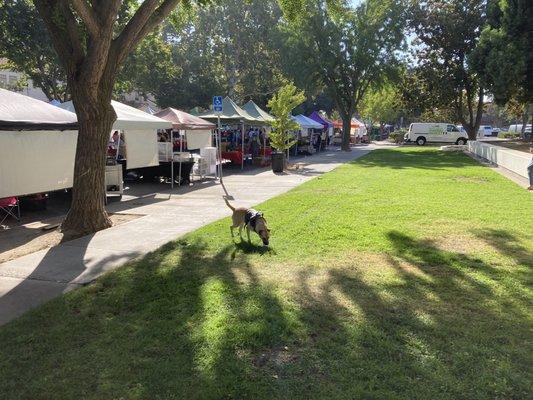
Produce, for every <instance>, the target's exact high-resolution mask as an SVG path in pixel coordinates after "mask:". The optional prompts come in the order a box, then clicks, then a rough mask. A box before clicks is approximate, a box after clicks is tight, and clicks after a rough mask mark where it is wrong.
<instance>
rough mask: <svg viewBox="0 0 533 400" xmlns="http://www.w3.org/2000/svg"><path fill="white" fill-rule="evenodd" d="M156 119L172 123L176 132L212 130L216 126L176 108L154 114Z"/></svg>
mask: <svg viewBox="0 0 533 400" xmlns="http://www.w3.org/2000/svg"><path fill="white" fill-rule="evenodd" d="M154 115H155V116H156V117H159V118H161V119H164V120H167V121H170V122H172V127H173V128H174V129H176V130H180V129H181V130H186V131H193V130H211V129H215V128H216V125H215V124H213V123H212V122H209V121H206V120H205V119H202V118H200V117H196V116H194V115H191V114H188V113H186V112H184V111H180V110H176V109H175V108H171V107H169V108H165V109H164V110H161V111H159V112H158V113H155V114H154Z"/></svg>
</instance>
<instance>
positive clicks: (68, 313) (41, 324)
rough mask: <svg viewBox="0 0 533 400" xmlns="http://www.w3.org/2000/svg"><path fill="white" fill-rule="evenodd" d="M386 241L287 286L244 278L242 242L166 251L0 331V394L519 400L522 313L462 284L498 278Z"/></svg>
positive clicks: (487, 284)
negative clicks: (357, 258) (368, 258)
mask: <svg viewBox="0 0 533 400" xmlns="http://www.w3.org/2000/svg"><path fill="white" fill-rule="evenodd" d="M388 240H389V241H390V243H391V245H392V248H393V250H392V251H391V252H390V254H389V257H388V259H387V261H386V264H385V265H377V264H376V265H369V266H367V267H364V266H361V265H357V267H356V266H355V264H354V262H353V260H347V261H346V262H345V264H343V265H341V266H338V265H337V266H329V265H325V266H324V268H305V267H300V268H297V267H296V266H294V269H293V267H292V266H290V265H289V266H287V267H286V269H287V270H286V271H284V273H286V274H287V277H285V276H279V277H275V276H271V275H270V274H271V273H270V272H269V271H261V270H260V268H264V267H260V266H257V265H253V263H252V262H251V261H250V259H249V257H253V256H256V255H257V254H259V255H263V254H265V253H262V251H263V250H262V247H259V246H254V245H249V244H248V243H246V242H243V243H241V244H237V245H234V244H231V245H228V246H225V247H223V248H221V249H219V250H218V251H217V252H214V253H213V251H212V250H210V249H209V246H208V245H207V243H205V242H202V241H200V240H191V239H182V240H179V241H178V242H174V243H171V244H168V245H165V246H163V248H161V249H160V250H159V251H157V252H154V253H151V254H149V255H148V256H147V257H145V258H144V259H143V260H141V261H139V262H137V263H135V264H132V265H130V266H127V267H125V268H122V269H120V270H118V271H116V272H115V273H113V274H110V275H107V276H105V277H103V279H101V280H99V281H98V282H96V283H95V284H94V285H92V286H90V287H87V288H85V289H83V290H80V291H77V292H74V293H71V294H69V295H68V296H65V297H62V298H59V299H57V300H54V301H52V302H51V303H49V304H48V305H45V306H44V307H42V308H40V309H39V310H37V311H35V312H32V313H30V314H29V315H28V316H25V317H23V318H21V319H20V320H19V321H16V322H15V323H13V324H9V325H7V326H6V327H4V329H3V330H2V331H0V341H2V343H3V344H4V349H3V350H2V357H0V371H2V372H0V382H3V383H0V389H1V391H2V392H3V393H8V394H12V395H11V396H8V397H7V398H9V397H17V396H19V397H27V398H32V397H33V398H36V397H39V396H40V397H42V398H47V397H52V393H53V396H57V397H72V398H75V397H85V395H86V394H90V395H89V396H87V397H94V398H113V397H124V398H130V397H134V398H187V399H196V398H197V399H221V398H228V399H229V398H258V399H272V398H277V399H286V398H295V399H310V398H317V399H323V398H358V397H359V398H361V397H374V398H405V399H407V398H409V399H415V398H419V399H426V398H442V399H445V398H464V399H467V398H468V399H476V398H479V399H484V398H494V397H498V396H499V397H502V398H520V397H524V396H525V395H526V394H527V393H528V388H530V383H529V382H528V380H527V373H525V372H524V371H527V365H528V358H529V356H528V355H527V352H525V351H524V348H525V347H524V346H525V343H527V339H528V336H529V331H528V326H527V325H528V324H524V326H522V327H520V326H519V324H520V323H523V322H524V321H527V318H528V317H527V314H525V313H524V312H523V310H524V308H523V307H522V306H521V304H519V303H516V302H514V303H513V302H511V301H510V300H511V299H509V298H508V297H507V296H506V295H505V294H498V295H495V293H494V288H495V283H494V282H493V281H491V280H489V279H485V280H483V279H480V278H479V275H477V274H476V271H479V270H483V271H488V273H489V274H490V273H491V272H494V271H495V270H497V268H496V267H494V266H492V265H489V264H487V263H486V262H484V261H482V260H479V259H476V258H472V257H470V256H468V255H464V254H459V253H454V252H446V251H443V250H440V249H438V248H437V247H436V246H435V244H434V243H432V242H431V241H428V240H420V239H416V238H412V237H410V236H408V235H405V234H403V233H400V232H395V231H391V232H389V234H388ZM380 268H382V269H386V270H388V271H389V273H390V274H392V278H391V277H389V278H387V279H385V278H381V276H380V271H379V269H380ZM366 269H368V270H366ZM278 272H279V269H278ZM272 273H274V272H272ZM372 274H374V275H372ZM372 276H373V277H372ZM287 285H288V286H287ZM511 332H512V334H510V333H511ZM22 352H24V354H30V355H31V356H24V357H21V354H22ZM509 360H512V364H509ZM50 366H53V367H50ZM36 393H38V394H39V396H35V394H36ZM15 394H16V395H15Z"/></svg>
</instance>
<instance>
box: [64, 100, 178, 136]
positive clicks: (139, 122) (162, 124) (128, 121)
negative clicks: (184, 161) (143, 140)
mask: <svg viewBox="0 0 533 400" xmlns="http://www.w3.org/2000/svg"><path fill="white" fill-rule="evenodd" d="M111 105H112V106H113V109H114V110H115V113H116V114H117V120H116V121H115V123H114V124H113V129H124V130H127V129H131V130H142V129H166V128H171V127H172V124H171V123H170V122H168V121H165V120H164V119H161V118H157V117H155V116H153V115H150V114H148V113H145V112H144V111H141V110H138V109H136V108H134V107H130V106H128V105H126V104H123V103H119V102H118V101H115V100H111ZM59 107H61V108H63V109H65V110H69V111H73V112H74V111H75V109H74V104H73V103H72V101H67V102H66V103H62V104H61V105H60V106H59Z"/></svg>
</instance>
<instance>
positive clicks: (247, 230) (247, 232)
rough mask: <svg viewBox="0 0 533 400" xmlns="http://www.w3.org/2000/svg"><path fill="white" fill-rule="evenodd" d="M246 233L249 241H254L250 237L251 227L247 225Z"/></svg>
mask: <svg viewBox="0 0 533 400" xmlns="http://www.w3.org/2000/svg"><path fill="white" fill-rule="evenodd" d="M246 235H248V243H252V239H251V238H250V227H249V226H248V225H247V226H246Z"/></svg>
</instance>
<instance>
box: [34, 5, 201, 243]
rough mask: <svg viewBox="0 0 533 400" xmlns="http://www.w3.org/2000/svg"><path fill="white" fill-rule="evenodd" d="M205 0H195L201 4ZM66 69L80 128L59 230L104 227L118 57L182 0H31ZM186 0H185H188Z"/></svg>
mask: <svg viewBox="0 0 533 400" xmlns="http://www.w3.org/2000/svg"><path fill="white" fill-rule="evenodd" d="M207 2H208V1H207V0H196V3H197V4H205V3H207ZM34 3H35V6H36V7H37V10H38V11H39V14H40V15H41V17H42V18H43V20H44V22H45V25H46V27H47V29H48V32H49V34H50V37H51V39H52V43H53V45H54V48H55V50H56V52H57V54H58V57H59V59H60V61H61V64H62V66H63V68H64V70H65V72H66V78H67V84H68V86H69V89H70V92H71V96H72V101H73V103H74V107H75V108H76V113H77V115H78V123H79V131H78V144H77V149H76V162H75V165H74V184H73V189H72V204H71V207H70V210H69V212H68V214H67V217H66V219H65V221H64V222H63V224H62V229H63V231H64V232H65V233H66V234H68V235H70V234H75V235H81V234H87V233H91V232H95V231H97V230H100V229H103V228H106V227H108V226H110V225H111V221H110V219H109V217H108V215H107V213H106V210H105V207H104V198H105V187H104V182H105V153H106V152H105V150H106V144H107V141H108V140H109V132H110V131H111V128H112V126H113V122H114V121H115V119H116V114H115V111H114V110H113V107H112V106H111V97H112V94H113V87H114V84H115V81H116V78H117V74H118V72H119V70H120V68H121V65H122V63H123V62H124V60H125V59H126V57H127V56H128V54H129V53H130V52H131V51H132V50H133V49H134V48H135V46H136V45H137V44H138V43H139V42H140V41H141V40H142V39H143V38H145V37H146V36H147V35H148V34H149V33H150V32H151V31H152V30H153V29H154V28H155V27H156V26H158V25H159V24H161V23H162V22H163V20H164V19H165V18H166V17H167V16H168V15H169V14H170V13H171V12H172V11H173V10H174V9H175V8H176V7H177V6H178V5H180V4H182V2H181V1H180V0H145V1H143V2H142V3H138V2H137V1H134V0H129V1H127V0H93V1H91V2H88V1H86V0H35V1H34ZM187 3H188V2H187Z"/></svg>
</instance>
